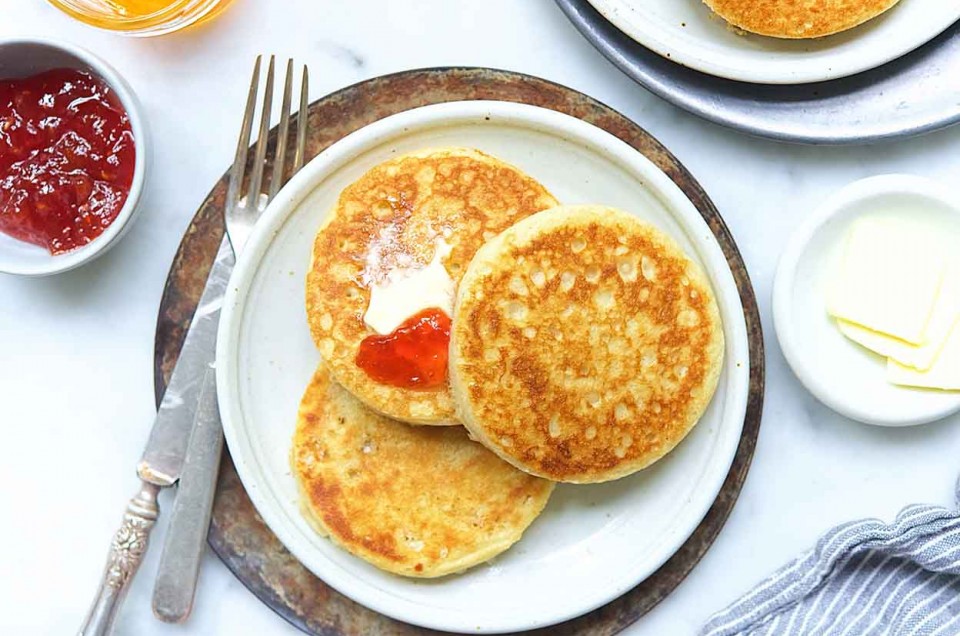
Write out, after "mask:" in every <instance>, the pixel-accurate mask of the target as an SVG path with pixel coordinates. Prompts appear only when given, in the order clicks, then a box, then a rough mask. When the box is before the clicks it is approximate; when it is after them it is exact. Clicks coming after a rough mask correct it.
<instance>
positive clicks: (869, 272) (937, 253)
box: [827, 218, 946, 345]
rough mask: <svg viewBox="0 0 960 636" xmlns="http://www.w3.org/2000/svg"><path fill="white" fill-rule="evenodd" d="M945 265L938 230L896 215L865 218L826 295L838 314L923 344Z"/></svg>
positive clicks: (856, 228) (856, 226)
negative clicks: (932, 229) (935, 230)
mask: <svg viewBox="0 0 960 636" xmlns="http://www.w3.org/2000/svg"><path fill="white" fill-rule="evenodd" d="M945 268H946V250H945V249H944V246H943V243H942V241H941V240H939V238H938V237H937V235H936V234H935V233H933V232H931V231H929V230H926V229H925V228H923V227H922V226H917V225H915V224H913V223H910V222H907V221H901V220H897V219H893V218H865V219H861V220H859V221H856V222H855V223H854V225H853V228H852V229H851V231H850V237H849V239H848V241H847V245H846V250H845V252H844V255H843V260H842V264H841V268H840V272H839V275H838V277H837V279H836V281H835V284H834V285H833V286H832V288H831V290H830V294H829V297H828V299H827V311H828V312H829V314H830V315H831V316H833V317H834V318H840V319H843V320H846V321H848V322H853V323H856V324H858V325H862V326H864V327H867V328H868V329H872V330H873V331H878V332H880V333H883V334H887V335H890V336H893V337H895V338H899V339H900V340H905V341H907V342H909V343H911V344H917V345H919V344H923V342H924V332H925V331H926V328H927V323H928V322H929V321H930V315H931V313H932V311H933V305H934V301H935V300H936V298H937V293H938V292H939V290H940V283H941V281H942V279H943V272H944V270H945Z"/></svg>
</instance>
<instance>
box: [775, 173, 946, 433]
mask: <svg viewBox="0 0 960 636" xmlns="http://www.w3.org/2000/svg"><path fill="white" fill-rule="evenodd" d="M893 215H909V216H911V217H912V218H917V219H922V220H926V221H930V222H936V223H937V224H938V227H942V228H943V229H944V231H949V232H956V233H957V236H958V237H960V199H958V198H957V197H956V196H954V195H953V194H952V193H951V192H950V191H949V190H947V189H946V188H945V187H943V186H941V185H940V184H939V183H937V182H935V181H931V180H929V179H925V178H922V177H916V176H910V175H885V176H878V177H871V178H868V179H864V180H862V181H857V182H855V183H853V184H851V185H849V186H847V187H846V188H844V189H842V190H840V191H839V192H837V193H836V194H834V195H833V196H831V197H830V198H829V199H827V201H826V202H824V203H823V205H822V206H820V208H819V209H817V210H816V211H815V212H814V213H813V214H812V215H811V216H810V218H809V219H808V220H807V221H806V222H805V223H804V224H803V225H802V226H801V227H800V229H799V230H797V232H796V234H794V236H793V237H792V238H791V239H790V242H789V243H788V244H787V248H786V251H785V252H784V253H783V256H781V258H780V265H779V267H778V269H777V276H776V280H775V281H774V288H773V318H774V324H775V327H776V331H777V338H778V339H779V341H780V348H781V349H782V350H783V354H784V356H785V357H786V359H787V362H788V363H789V364H790V366H791V368H793V372H794V373H795V374H796V375H797V378H799V379H800V382H802V383H803V385H804V386H806V387H807V389H808V390H809V391H810V392H811V393H812V394H813V395H814V396H815V397H816V398H817V399H818V400H820V401H821V402H823V403H824V404H826V405H827V406H829V407H830V408H831V409H833V410H834V411H836V412H838V413H840V414H841V415H845V416H846V417H849V418H851V419H854V420H858V421H860V422H864V423H867V424H877V425H880V426H910V425H914V424H924V423H926V422H931V421H934V420H938V419H942V418H944V417H946V416H948V415H951V414H952V413H956V412H957V411H960V393H948V392H944V391H933V390H924V389H910V388H904V387H899V386H895V385H892V384H889V383H888V382H887V381H886V377H885V374H886V362H885V360H884V359H883V358H882V357H880V356H878V355H875V354H873V353H871V352H870V351H867V350H866V349H864V348H863V347H861V346H860V345H858V344H856V343H854V342H852V341H850V340H848V339H847V338H845V337H844V336H843V334H841V333H840V330H839V329H838V328H837V326H836V324H835V322H834V320H833V319H832V318H830V317H829V316H828V315H827V309H826V287H827V284H828V281H829V277H830V275H831V273H832V272H836V271H838V268H839V259H840V255H841V253H842V248H843V245H844V243H845V240H846V236H847V233H848V231H849V228H850V225H851V223H853V222H854V221H855V220H856V219H858V218H859V217H862V216H893Z"/></svg>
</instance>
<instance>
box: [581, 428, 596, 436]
mask: <svg viewBox="0 0 960 636" xmlns="http://www.w3.org/2000/svg"><path fill="white" fill-rule="evenodd" d="M583 435H584V436H585V437H586V438H587V439H594V438H595V437H596V436H597V427H596V426H591V427H589V428H588V429H587V430H585V431H584V432H583Z"/></svg>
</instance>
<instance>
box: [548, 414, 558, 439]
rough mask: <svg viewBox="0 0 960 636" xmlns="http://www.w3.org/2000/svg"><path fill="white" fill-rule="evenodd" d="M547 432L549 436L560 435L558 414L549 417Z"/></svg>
mask: <svg viewBox="0 0 960 636" xmlns="http://www.w3.org/2000/svg"><path fill="white" fill-rule="evenodd" d="M547 432H548V433H550V437H553V438H557V437H560V416H559V415H554V416H553V417H551V418H550V424H549V425H548V426H547Z"/></svg>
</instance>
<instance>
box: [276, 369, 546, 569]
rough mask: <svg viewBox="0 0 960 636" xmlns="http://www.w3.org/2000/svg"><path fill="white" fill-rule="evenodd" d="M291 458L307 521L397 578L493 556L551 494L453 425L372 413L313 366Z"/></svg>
mask: <svg viewBox="0 0 960 636" xmlns="http://www.w3.org/2000/svg"><path fill="white" fill-rule="evenodd" d="M290 459H291V465H292V468H293V474H294V476H295V478H296V480H297V483H298V484H299V486H300V492H301V507H302V509H303V512H304V515H305V517H306V518H307V520H308V521H309V522H310V524H311V525H312V526H313V527H314V528H315V529H316V530H317V531H318V532H320V533H321V534H323V535H324V536H328V537H329V538H330V539H332V540H333V542H334V543H336V544H337V545H339V546H340V547H342V548H344V549H346V550H347V551H349V552H350V553H352V554H354V555H355V556H358V557H360V558H361V559H364V560H366V561H368V562H370V563H372V564H373V565H375V566H377V567H378V568H380V569H383V570H387V571H388V572H393V573H395V574H401V575H403V576H412V577H424V578H432V577H438V576H443V575H445V574H452V573H455V572H461V571H463V570H465V569H467V568H469V567H471V566H474V565H477V564H479V563H483V562H484V561H487V560H489V559H491V558H493V557H494V556H496V555H498V554H500V553H501V552H503V551H504V550H506V549H507V548H509V547H510V546H511V545H513V544H514V543H515V542H516V541H517V540H518V539H519V538H520V536H521V535H522V534H523V531H524V530H526V528H527V527H528V526H529V525H530V524H531V523H532V522H533V520H534V519H536V517H537V516H538V515H539V514H540V512H541V511H542V510H543V507H544V506H545V505H546V504H547V500H548V499H549V498H550V493H551V492H552V491H553V483H551V482H549V481H546V480H544V479H538V478H537V477H532V476H530V475H528V474H526V473H523V472H521V471H519V470H517V469H516V468H514V467H513V466H511V465H510V464H507V463H506V462H504V461H502V460H501V459H500V458H499V457H497V456H496V455H494V454H493V453H491V452H490V451H488V450H487V449H485V448H484V447H483V446H481V445H480V444H477V443H475V442H472V441H470V439H469V438H468V437H467V432H466V431H465V430H463V428H461V427H456V428H436V427H426V426H408V425H406V424H403V423H401V422H396V421H394V420H391V419H389V418H386V417H383V416H381V415H377V414H376V413H373V412H372V411H370V410H369V409H367V408H366V407H365V406H363V404H361V403H360V402H359V401H358V400H357V399H356V398H355V397H353V396H352V395H350V394H349V393H348V392H347V391H346V390H344V389H343V388H342V387H340V386H339V385H338V384H337V383H336V382H333V381H332V380H331V378H330V376H329V374H328V373H327V371H326V370H325V369H323V368H322V367H321V368H320V369H318V370H317V372H316V374H315V375H314V377H313V379H312V380H311V382H310V385H309V386H308V387H307V390H306V392H305V393H304V396H303V400H302V401H301V403H300V412H299V417H298V422H297V430H296V433H295V435H294V440H293V449H292V451H291V455H290Z"/></svg>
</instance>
